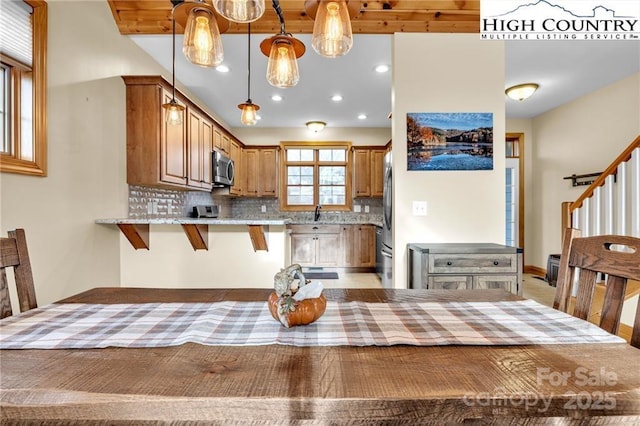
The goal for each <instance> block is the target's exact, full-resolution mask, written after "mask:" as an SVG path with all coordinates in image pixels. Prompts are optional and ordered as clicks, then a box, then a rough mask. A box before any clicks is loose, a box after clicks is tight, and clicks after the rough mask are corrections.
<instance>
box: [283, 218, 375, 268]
mask: <svg viewBox="0 0 640 426" xmlns="http://www.w3.org/2000/svg"><path fill="white" fill-rule="evenodd" d="M289 231H290V236H291V263H298V264H300V265H301V266H325V267H350V268H351V267H358V268H371V269H373V268H374V267H375V265H376V253H375V247H376V230H375V226H374V225H321V224H318V225H289Z"/></svg>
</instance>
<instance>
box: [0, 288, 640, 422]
mask: <svg viewBox="0 0 640 426" xmlns="http://www.w3.org/2000/svg"><path fill="white" fill-rule="evenodd" d="M324 292H325V295H326V298H327V300H329V301H330V302H331V301H365V302H380V303H392V302H406V301H439V302H447V301H451V302H459V301H505V300H519V299H521V298H520V297H518V296H516V295H513V294H510V293H507V292H505V291H503V290H440V291H437V290H399V289H398V290H392V289H325V290H324ZM269 293H270V290H268V289H147V288H144V289H143V288H94V289H92V290H89V291H86V292H84V293H80V294H77V295H75V296H72V297H70V298H67V299H64V300H61V301H59V302H57V303H62V304H70V303H71V304H75V303H89V304H91V303H99V304H116V303H155V302H219V301H264V300H266V299H267V297H268V295H269ZM639 366H640V350H639V349H636V348H633V347H631V346H629V345H628V344H624V343H617V344H551V345H499V346H493V345H470V346H466V345H444V346H410V345H391V346H346V345H344V346H308V347H297V346H288V345H262V346H206V345H200V344H194V343H186V344H182V345H178V346H171V347H154V348H116V347H110V348H103V349H46V350H33V349H28V350H1V351H0V423H2V424H11V423H20V422H22V423H26V424H30V423H42V424H46V423H52V424H53V423H63V424H74V423H83V422H95V423H100V422H103V423H104V424H111V423H117V424H126V423H130V424H144V423H155V422H166V423H172V424H173V423H175V424H179V423H183V422H184V423H190V422H192V423H198V422H203V423H207V422H224V421H229V422H237V423H241V422H255V423H265V422H268V423H288V422H304V421H309V422H318V423H331V424H336V423H359V424H370V423H385V424H421V423H430V424H451V423H462V422H473V421H477V422H482V423H499V424H510V423H511V424H516V423H517V424H533V423H538V422H543V421H556V420H558V419H560V418H562V419H572V421H576V422H580V421H583V422H587V421H589V422H590V421H594V422H595V421H597V422H600V423H598V424H605V423H608V422H612V423H614V422H621V421H626V422H628V423H629V424H633V422H640V367H639ZM563 424H564V423H563ZM581 424H586V423H581ZM636 424H638V423H636Z"/></svg>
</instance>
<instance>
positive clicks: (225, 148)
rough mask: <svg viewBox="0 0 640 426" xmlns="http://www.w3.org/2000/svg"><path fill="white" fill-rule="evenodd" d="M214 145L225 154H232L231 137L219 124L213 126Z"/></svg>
mask: <svg viewBox="0 0 640 426" xmlns="http://www.w3.org/2000/svg"><path fill="white" fill-rule="evenodd" d="M213 146H214V148H216V149H217V150H218V151H220V152H223V153H224V154H225V155H227V156H229V155H231V138H230V137H229V135H227V134H226V133H225V131H224V130H222V128H220V127H218V126H214V128H213Z"/></svg>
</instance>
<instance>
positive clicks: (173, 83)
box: [171, 3, 180, 102]
mask: <svg viewBox="0 0 640 426" xmlns="http://www.w3.org/2000/svg"><path fill="white" fill-rule="evenodd" d="M179 4H180V3H178V4H176V5H174V6H173V9H171V32H172V39H171V40H172V43H171V87H172V88H173V89H172V92H171V100H172V102H175V101H176V18H175V17H174V16H173V12H174V11H175V10H176V7H178V5H179Z"/></svg>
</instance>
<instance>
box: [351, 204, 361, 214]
mask: <svg viewBox="0 0 640 426" xmlns="http://www.w3.org/2000/svg"><path fill="white" fill-rule="evenodd" d="M353 211H354V212H355V213H360V212H361V211H362V206H361V205H360V204H354V205H353Z"/></svg>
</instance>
